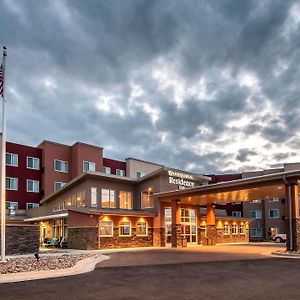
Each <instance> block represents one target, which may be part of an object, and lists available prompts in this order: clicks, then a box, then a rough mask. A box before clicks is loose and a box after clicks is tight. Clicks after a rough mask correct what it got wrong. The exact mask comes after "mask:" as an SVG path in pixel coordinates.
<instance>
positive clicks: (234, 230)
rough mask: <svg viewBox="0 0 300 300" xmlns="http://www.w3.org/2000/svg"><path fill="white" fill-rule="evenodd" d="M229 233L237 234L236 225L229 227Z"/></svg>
mask: <svg viewBox="0 0 300 300" xmlns="http://www.w3.org/2000/svg"><path fill="white" fill-rule="evenodd" d="M231 233H232V234H237V233H238V232H237V225H236V224H232V226H231Z"/></svg>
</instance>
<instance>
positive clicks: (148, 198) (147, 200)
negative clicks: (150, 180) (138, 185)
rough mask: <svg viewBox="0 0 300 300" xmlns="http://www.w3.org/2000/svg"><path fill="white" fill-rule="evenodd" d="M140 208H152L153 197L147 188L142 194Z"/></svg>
mask: <svg viewBox="0 0 300 300" xmlns="http://www.w3.org/2000/svg"><path fill="white" fill-rule="evenodd" d="M141 206H142V208H152V207H154V197H153V190H152V188H148V189H146V190H144V191H143V192H142V203H141Z"/></svg>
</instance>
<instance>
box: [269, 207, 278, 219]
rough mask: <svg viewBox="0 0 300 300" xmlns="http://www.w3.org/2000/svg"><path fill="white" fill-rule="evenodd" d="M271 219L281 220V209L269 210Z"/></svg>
mask: <svg viewBox="0 0 300 300" xmlns="http://www.w3.org/2000/svg"><path fill="white" fill-rule="evenodd" d="M269 218H270V219H278V218H279V209H270V210H269Z"/></svg>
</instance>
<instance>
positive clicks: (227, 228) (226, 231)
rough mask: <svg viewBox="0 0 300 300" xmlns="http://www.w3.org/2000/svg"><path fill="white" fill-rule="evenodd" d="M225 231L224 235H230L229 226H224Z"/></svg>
mask: <svg viewBox="0 0 300 300" xmlns="http://www.w3.org/2000/svg"><path fill="white" fill-rule="evenodd" d="M223 230H224V234H229V225H228V224H224V227H223Z"/></svg>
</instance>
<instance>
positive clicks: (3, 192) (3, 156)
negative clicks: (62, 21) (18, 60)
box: [1, 46, 7, 262]
mask: <svg viewBox="0 0 300 300" xmlns="http://www.w3.org/2000/svg"><path fill="white" fill-rule="evenodd" d="M6 56H7V51H6V47H5V46H3V59H2V70H3V94H2V97H3V99H2V142H1V262H5V215H6V205H5V204H6V201H5V196H6V188H5V181H6V180H5V178H6V172H5V171H6V170H5V168H6V113H5V102H6V99H5V63H6Z"/></svg>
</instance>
